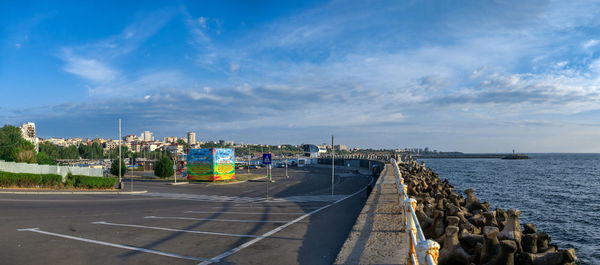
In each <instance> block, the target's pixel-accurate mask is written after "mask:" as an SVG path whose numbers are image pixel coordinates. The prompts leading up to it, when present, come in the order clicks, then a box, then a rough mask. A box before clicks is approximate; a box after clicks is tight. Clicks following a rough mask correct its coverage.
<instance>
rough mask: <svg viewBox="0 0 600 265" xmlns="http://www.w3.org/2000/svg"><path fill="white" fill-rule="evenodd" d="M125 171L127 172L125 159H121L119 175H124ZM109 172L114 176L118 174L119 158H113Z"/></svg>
mask: <svg viewBox="0 0 600 265" xmlns="http://www.w3.org/2000/svg"><path fill="white" fill-rule="evenodd" d="M125 172H127V166H125V161H123V159H121V176H125ZM110 174H113V175H115V176H118V175H119V159H115V160H113V162H112V164H111V165H110Z"/></svg>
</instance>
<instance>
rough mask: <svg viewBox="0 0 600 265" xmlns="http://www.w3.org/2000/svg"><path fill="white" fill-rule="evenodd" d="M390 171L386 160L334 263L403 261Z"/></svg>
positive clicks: (402, 236) (398, 210) (403, 238)
mask: <svg viewBox="0 0 600 265" xmlns="http://www.w3.org/2000/svg"><path fill="white" fill-rule="evenodd" d="M395 183H396V182H395V177H394V171H393V167H392V165H391V164H386V165H385V168H384V170H383V171H382V172H381V175H380V177H379V180H378V181H377V183H376V185H375V187H373V191H372V192H371V195H370V196H369V199H368V200H367V202H366V204H365V206H364V208H363V209H362V211H361V213H360V215H359V216H358V218H357V219H356V223H355V224H354V227H353V228H352V231H351V232H350V235H349V236H348V239H347V240H346V242H345V243H344V246H343V247H342V250H341V251H340V253H339V254H338V257H337V259H336V261H335V263H334V264H405V263H406V258H407V253H408V249H407V238H406V234H405V233H404V228H403V225H402V218H403V217H402V211H401V207H400V205H399V203H398V190H397V189H396V184H395Z"/></svg>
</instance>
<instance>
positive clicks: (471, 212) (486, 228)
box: [399, 161, 577, 265]
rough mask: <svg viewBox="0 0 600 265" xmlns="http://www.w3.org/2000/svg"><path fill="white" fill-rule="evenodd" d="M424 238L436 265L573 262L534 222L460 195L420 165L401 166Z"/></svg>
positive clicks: (569, 253) (572, 255) (472, 193)
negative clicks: (436, 250) (434, 247)
mask: <svg viewBox="0 0 600 265" xmlns="http://www.w3.org/2000/svg"><path fill="white" fill-rule="evenodd" d="M399 168H400V171H401V173H402V176H404V181H405V184H406V185H407V186H408V195H409V196H410V197H412V198H414V199H416V200H417V209H416V215H417V218H418V219H419V223H420V224H421V227H422V229H423V233H424V234H425V237H427V238H428V239H433V240H435V241H437V242H438V243H439V244H440V245H441V249H440V255H439V260H438V261H439V263H438V264H440V265H448V264H456V265H463V264H464V265H470V264H477V265H480V264H483V265H501V264H502V265H504V264H506V265H513V264H516V265H530V264H531V265H559V264H574V262H575V261H576V260H577V257H576V254H575V250H574V249H572V248H570V249H559V247H558V246H557V245H555V244H552V243H551V237H550V235H548V234H547V233H545V232H541V231H538V229H537V227H536V226H535V224H524V225H521V224H520V220H519V216H520V214H521V211H520V210H518V209H508V210H505V209H501V208H495V209H492V208H491V206H490V205H489V203H487V202H481V201H480V200H479V199H478V198H477V196H476V194H475V190H473V189H467V190H465V191H464V194H465V196H463V195H461V194H459V193H457V192H455V191H454V187H453V186H452V185H451V184H450V183H449V182H448V181H447V180H442V179H441V178H440V177H439V176H438V175H437V174H436V173H435V172H433V171H432V170H430V169H429V168H427V167H426V166H425V165H424V164H418V163H416V162H415V161H411V162H409V163H400V164H399ZM507 192H509V191H507Z"/></svg>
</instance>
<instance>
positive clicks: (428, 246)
mask: <svg viewBox="0 0 600 265" xmlns="http://www.w3.org/2000/svg"><path fill="white" fill-rule="evenodd" d="M439 255H440V244H438V243H437V242H435V241H433V240H425V241H421V242H419V244H417V257H418V258H419V263H420V264H428V265H436V264H437V262H438V257H439Z"/></svg>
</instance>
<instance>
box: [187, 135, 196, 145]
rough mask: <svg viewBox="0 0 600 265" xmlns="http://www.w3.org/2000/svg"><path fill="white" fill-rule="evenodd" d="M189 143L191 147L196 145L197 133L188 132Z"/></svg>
mask: <svg viewBox="0 0 600 265" xmlns="http://www.w3.org/2000/svg"><path fill="white" fill-rule="evenodd" d="M187 143H188V144H189V145H195V144H196V132H188V133H187Z"/></svg>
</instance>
